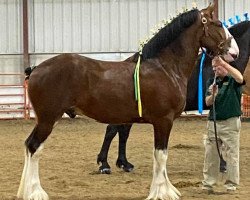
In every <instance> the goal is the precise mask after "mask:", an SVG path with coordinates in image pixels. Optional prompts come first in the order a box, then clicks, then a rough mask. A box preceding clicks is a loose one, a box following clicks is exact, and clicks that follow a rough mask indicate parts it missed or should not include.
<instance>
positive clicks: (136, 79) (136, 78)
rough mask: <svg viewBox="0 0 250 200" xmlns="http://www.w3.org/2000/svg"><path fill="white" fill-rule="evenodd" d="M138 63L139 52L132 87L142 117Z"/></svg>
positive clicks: (139, 63) (139, 59)
mask: <svg viewBox="0 0 250 200" xmlns="http://www.w3.org/2000/svg"><path fill="white" fill-rule="evenodd" d="M140 65H141V54H139V57H138V61H137V63H136V67H135V72H134V87H135V100H136V101H137V102H138V113H139V116H140V117H142V104H141V91H140V79H139V73H140Z"/></svg>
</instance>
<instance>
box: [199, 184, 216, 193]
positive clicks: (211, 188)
mask: <svg viewBox="0 0 250 200" xmlns="http://www.w3.org/2000/svg"><path fill="white" fill-rule="evenodd" d="M201 189H202V190H204V191H205V190H206V191H208V192H213V187H212V186H210V185H202V187H201Z"/></svg>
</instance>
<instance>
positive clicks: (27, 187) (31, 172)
mask: <svg viewBox="0 0 250 200" xmlns="http://www.w3.org/2000/svg"><path fill="white" fill-rule="evenodd" d="M42 149H43V144H41V145H40V147H39V148H38V149H37V150H36V152H35V153H34V154H33V156H31V153H30V152H26V153H25V164H24V168H23V173H22V178H21V182H20V186H19V189H18V193H17V197H18V198H23V199H24V200H48V199H49V197H48V195H47V193H46V192H45V191H44V190H43V188H42V187H41V184H40V179H39V156H40V154H41V150H42Z"/></svg>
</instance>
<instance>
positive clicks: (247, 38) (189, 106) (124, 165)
mask: <svg viewBox="0 0 250 200" xmlns="http://www.w3.org/2000/svg"><path fill="white" fill-rule="evenodd" d="M229 32H230V33H231V34H232V36H233V37H234V38H235V40H236V42H237V44H238V46H239V49H240V54H239V57H238V59H237V60H235V61H233V62H231V63H230V64H231V65H232V66H234V67H235V68H237V69H238V70H239V71H240V72H241V73H242V74H243V73H244V71H245V69H246V71H245V73H244V79H245V80H246V82H247V83H248V80H249V79H250V62H249V67H246V66H247V62H248V59H249V56H250V21H243V22H241V23H238V24H236V25H234V26H232V27H230V28H229ZM200 60H201V56H200V57H199V58H198V61H197V66H196V67H195V69H194V71H193V73H192V75H191V77H190V79H189V81H188V86H187V97H186V106H185V109H184V110H185V111H192V110H197V109H198V88H197V87H198V85H197V83H198V75H199V73H200V68H199V66H198V64H199V63H200ZM211 65H212V59H211V58H210V57H209V56H206V57H205V60H204V67H203V72H202V76H203V84H202V85H203V89H202V90H203V96H205V90H206V88H205V87H206V82H207V80H208V79H209V78H212V77H214V73H213V70H212V67H211ZM243 92H244V93H245V94H249V95H250V87H249V85H248V84H246V85H244V86H243ZM203 108H204V109H209V108H208V107H207V106H206V104H205V101H204V100H203ZM68 114H70V113H68ZM72 114H73V113H71V115H72ZM131 127H132V124H121V125H117V124H114V125H112V124H109V125H108V126H107V128H106V133H105V137H104V140H103V144H102V147H101V150H100V153H99V154H98V156H97V164H99V165H100V166H99V172H100V173H103V174H110V173H111V167H110V165H109V164H108V161H107V157H108V151H109V147H110V144H111V142H112V140H113V138H114V137H115V136H116V134H117V133H118V135H119V145H118V146H119V147H118V148H119V151H118V158H117V161H116V166H117V167H118V168H121V169H123V170H124V171H125V172H130V171H132V170H133V169H134V165H133V164H132V163H130V162H129V161H128V160H127V157H126V144H127V140H128V137H129V132H130V129H131ZM221 170H222V171H223V169H221Z"/></svg>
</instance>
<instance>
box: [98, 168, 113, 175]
mask: <svg viewBox="0 0 250 200" xmlns="http://www.w3.org/2000/svg"><path fill="white" fill-rule="evenodd" d="M99 172H100V174H111V169H110V168H103V169H102V168H99Z"/></svg>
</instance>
